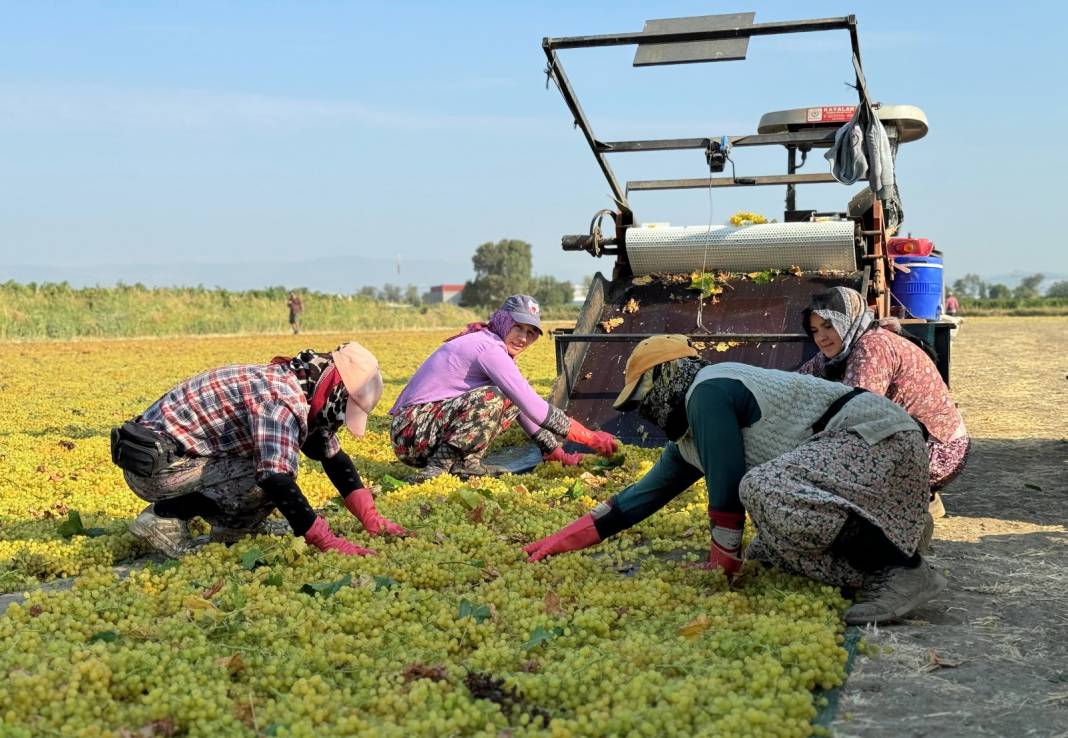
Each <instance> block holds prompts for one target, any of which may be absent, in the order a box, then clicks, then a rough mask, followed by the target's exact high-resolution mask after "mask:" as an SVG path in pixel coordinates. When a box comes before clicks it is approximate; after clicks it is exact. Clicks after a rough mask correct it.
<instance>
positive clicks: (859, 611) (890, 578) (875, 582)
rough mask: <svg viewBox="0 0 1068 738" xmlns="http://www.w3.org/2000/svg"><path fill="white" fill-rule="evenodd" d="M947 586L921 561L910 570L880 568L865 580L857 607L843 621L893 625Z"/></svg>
mask: <svg viewBox="0 0 1068 738" xmlns="http://www.w3.org/2000/svg"><path fill="white" fill-rule="evenodd" d="M946 584H947V582H946V578H945V577H944V576H942V575H941V574H939V573H938V572H937V571H935V570H934V568H932V566H931V565H930V564H928V563H927V561H926V560H924V559H920V565H919V566H916V567H913V568H907V567H903V566H893V567H888V568H886V569H882V570H880V571H877V572H875V573H874V574H872V575H870V576H869V577H867V578H866V579H865V580H864V585H863V586H862V587H861V588H860V591H859V592H857V598H856V604H855V605H853V606H852V607H850V608H849V609H848V610H846V612H845V621H846V623H847V624H849V625H865V624H867V623H874V624H876V625H881V624H882V623H888V622H892V621H894V620H897V619H899V618H901V617H903V616H905V615H907V614H908V613H910V612H912V611H913V610H915V609H916V608H917V607H919V606H920V605H922V604H923V603H925V602H927V601H928V600H930V599H931V598H932V597H934V596H935V595H936V594H938V593H939V592H941V591H942V590H943V589H945V588H946Z"/></svg>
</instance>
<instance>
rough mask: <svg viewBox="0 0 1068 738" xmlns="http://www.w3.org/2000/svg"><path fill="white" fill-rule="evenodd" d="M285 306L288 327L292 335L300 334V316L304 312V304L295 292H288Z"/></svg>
mask: <svg viewBox="0 0 1068 738" xmlns="http://www.w3.org/2000/svg"><path fill="white" fill-rule="evenodd" d="M286 305H287V306H288V307H289V327H290V328H292V329H293V335H296V334H298V333H300V316H301V313H303V312H304V302H303V301H302V300H301V299H300V295H298V294H297V293H296V292H290V293H289V299H288V300H287V301H286Z"/></svg>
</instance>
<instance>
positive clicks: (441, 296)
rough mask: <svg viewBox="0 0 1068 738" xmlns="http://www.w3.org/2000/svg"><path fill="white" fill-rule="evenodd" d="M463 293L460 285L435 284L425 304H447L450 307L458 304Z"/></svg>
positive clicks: (462, 287)
mask: <svg viewBox="0 0 1068 738" xmlns="http://www.w3.org/2000/svg"><path fill="white" fill-rule="evenodd" d="M463 293H464V286H463V285H462V284H436V285H434V286H433V287H431V288H430V294H429V295H427V302H429V303H436V302H447V303H450V304H452V305H459V304H460V296H461V295H463Z"/></svg>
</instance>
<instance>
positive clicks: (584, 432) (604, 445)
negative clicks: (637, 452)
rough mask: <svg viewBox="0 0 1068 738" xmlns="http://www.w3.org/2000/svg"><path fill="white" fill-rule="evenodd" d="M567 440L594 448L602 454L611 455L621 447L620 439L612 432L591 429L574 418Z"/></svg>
mask: <svg viewBox="0 0 1068 738" xmlns="http://www.w3.org/2000/svg"><path fill="white" fill-rule="evenodd" d="M567 440H569V441H574V442H575V443H581V444H582V445H583V446H587V447H589V448H592V449H593V450H594V451H596V452H597V453H599V454H600V455H601V456H611V455H612V454H614V453H615V452H616V449H617V448H619V441H617V440H616V438H615V436H613V435H612V434H611V433H605V432H604V431H591V430H590V429H589V428H587V427H586V426H584V425H583V424H582V423H580V422H578V421H577V420H575V419H574V418H572V419H571V429H570V430H568V432H567Z"/></svg>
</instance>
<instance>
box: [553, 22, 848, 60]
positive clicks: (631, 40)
mask: <svg viewBox="0 0 1068 738" xmlns="http://www.w3.org/2000/svg"><path fill="white" fill-rule="evenodd" d="M851 26H852V27H855V26H856V20H855V18H854V16H852V15H850V16H846V17H840V18H814V19H812V20H804V21H784V22H779V23H754V24H753V25H743V26H736V27H734V28H717V29H714V30H707V31H638V32H637V33H609V34H603V35H599V36H567V37H562V38H549V37H546V38H545V39H543V40H542V42H541V45H542V47H543V48H544V49H546V51H550V50H558V49H581V48H591V47H597V46H626V45H628V44H669V43H682V42H687V41H716V40H718V39H727V38H747V37H749V38H751V37H753V36H774V35H777V34H781V33H807V32H811V31H834V30H848V29H850V28H851Z"/></svg>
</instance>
